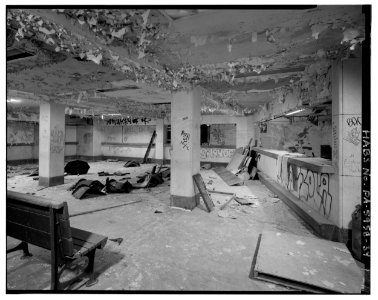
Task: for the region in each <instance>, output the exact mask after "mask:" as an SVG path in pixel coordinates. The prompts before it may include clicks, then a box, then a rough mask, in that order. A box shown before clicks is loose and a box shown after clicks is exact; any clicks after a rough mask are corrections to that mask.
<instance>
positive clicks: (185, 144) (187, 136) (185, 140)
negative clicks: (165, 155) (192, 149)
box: [180, 130, 190, 150]
mask: <svg viewBox="0 0 378 300" xmlns="http://www.w3.org/2000/svg"><path fill="white" fill-rule="evenodd" d="M181 137H182V140H181V143H180V144H181V145H182V148H183V149H186V150H189V145H188V143H189V139H190V134H189V133H187V132H185V131H184V130H182V131H181Z"/></svg>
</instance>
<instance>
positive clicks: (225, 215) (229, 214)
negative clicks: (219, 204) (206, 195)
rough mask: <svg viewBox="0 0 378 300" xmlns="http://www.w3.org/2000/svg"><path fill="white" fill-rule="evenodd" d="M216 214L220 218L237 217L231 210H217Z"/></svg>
mask: <svg viewBox="0 0 378 300" xmlns="http://www.w3.org/2000/svg"><path fill="white" fill-rule="evenodd" d="M218 216H219V217H221V218H230V219H237V218H236V216H235V214H234V213H233V212H230V211H228V210H220V211H218Z"/></svg>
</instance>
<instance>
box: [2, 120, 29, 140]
mask: <svg viewBox="0 0 378 300" xmlns="http://www.w3.org/2000/svg"><path fill="white" fill-rule="evenodd" d="M32 143H34V125H33V124H32V123H26V122H9V123H7V144H11V145H13V144H32Z"/></svg>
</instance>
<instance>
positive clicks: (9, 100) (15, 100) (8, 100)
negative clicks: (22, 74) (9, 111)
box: [7, 98, 21, 102]
mask: <svg viewBox="0 0 378 300" xmlns="http://www.w3.org/2000/svg"><path fill="white" fill-rule="evenodd" d="M7 102H21V100H20V99H13V98H10V99H7Z"/></svg>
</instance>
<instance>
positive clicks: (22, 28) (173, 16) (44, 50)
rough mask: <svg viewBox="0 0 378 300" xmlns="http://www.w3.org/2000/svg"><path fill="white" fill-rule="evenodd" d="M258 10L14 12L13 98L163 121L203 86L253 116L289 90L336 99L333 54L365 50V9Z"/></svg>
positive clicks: (10, 19) (211, 107)
mask: <svg viewBox="0 0 378 300" xmlns="http://www.w3.org/2000/svg"><path fill="white" fill-rule="evenodd" d="M250 8H251V9H244V10H236V9H233V10H230V9H224V10H221V9H218V10H199V9H180V10H177V9H168V10H159V9H127V7H125V9H104V8H101V9H88V8H86V7H85V6H83V8H82V9H79V8H75V9H60V8H59V7H57V8H56V9H32V8H27V9H25V8H23V9H17V8H11V9H8V10H7V90H8V94H7V96H8V98H10V97H17V96H18V97H19V98H20V99H23V101H25V102H30V103H34V104H35V103H39V102H41V101H42V102H46V101H54V102H57V103H64V104H66V105H67V106H68V107H69V108H70V107H71V108H77V109H79V110H80V115H84V116H86V115H87V116H100V115H101V114H103V113H106V112H107V113H122V114H128V115H134V116H155V117H158V116H162V115H164V116H165V115H167V114H169V111H170V106H169V103H170V102H171V99H172V92H175V91H178V90H181V89H189V88H190V87H191V86H193V85H195V86H199V87H201V89H202V90H203V95H204V97H203V103H202V113H204V114H207V113H211V114H217V113H219V114H230V115H235V114H237V115H245V114H251V113H253V112H254V111H256V109H257V108H258V107H259V106H260V105H262V104H264V103H267V102H270V101H272V100H274V99H277V98H282V97H284V96H285V94H287V93H288V92H292V93H296V94H297V95H299V97H300V99H301V101H304V102H305V101H310V100H311V98H313V97H314V93H316V95H317V97H319V95H320V97H322V98H327V97H330V78H329V75H328V71H329V66H330V62H331V60H333V59H343V58H346V57H349V56H360V55H361V43H362V41H363V40H364V37H365V32H364V28H365V23H364V22H365V20H364V15H363V14H362V10H361V6H348V5H343V6H317V7H313V6H312V7H309V8H308V9H298V10H293V9H284V10H274V9H271V10H266V9H265V10H261V9H253V6H251V7H250ZM309 99H310V100H309ZM7 104H8V105H9V107H10V106H11V105H12V103H11V102H8V103H7Z"/></svg>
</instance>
